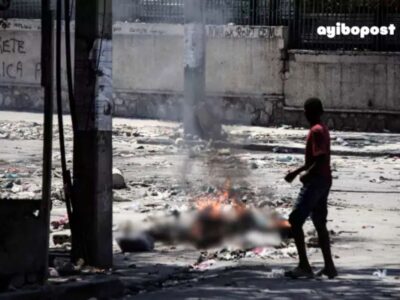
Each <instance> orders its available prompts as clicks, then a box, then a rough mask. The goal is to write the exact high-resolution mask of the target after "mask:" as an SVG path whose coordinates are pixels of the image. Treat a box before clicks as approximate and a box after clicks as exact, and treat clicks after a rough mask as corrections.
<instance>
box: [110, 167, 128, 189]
mask: <svg viewBox="0 0 400 300" xmlns="http://www.w3.org/2000/svg"><path fill="white" fill-rule="evenodd" d="M112 176H113V189H115V190H121V189H125V188H126V183H125V178H124V175H123V174H122V171H121V170H119V169H117V168H114V169H113V170H112Z"/></svg>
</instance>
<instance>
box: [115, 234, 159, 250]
mask: <svg viewBox="0 0 400 300" xmlns="http://www.w3.org/2000/svg"><path fill="white" fill-rule="evenodd" d="M116 240H117V243H118V246H119V247H120V249H121V251H122V252H123V253H133V252H149V251H153V250H154V239H153V237H152V236H151V235H149V234H146V233H139V234H136V235H131V236H123V237H119V238H117V239H116Z"/></svg>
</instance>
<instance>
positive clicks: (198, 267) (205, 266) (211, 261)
mask: <svg viewBox="0 0 400 300" xmlns="http://www.w3.org/2000/svg"><path fill="white" fill-rule="evenodd" d="M216 262H217V261H216V260H215V259H209V260H206V261H203V262H201V263H199V264H194V265H193V266H192V267H193V269H194V270H198V271H204V270H207V269H209V268H210V267H212V266H213V265H215V264H216Z"/></svg>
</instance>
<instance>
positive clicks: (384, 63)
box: [285, 50, 400, 113]
mask: <svg viewBox="0 0 400 300" xmlns="http://www.w3.org/2000/svg"><path fill="white" fill-rule="evenodd" d="M399 83H400V53H378V54H377V53H373V52H369V53H368V52H343V53H338V52H326V51H325V52H316V51H299V50H292V51H290V52H289V61H288V72H287V73H286V81H285V99H286V105H288V106H292V107H301V106H302V104H303V100H304V99H307V98H309V97H319V98H321V99H323V100H324V104H325V106H326V107H327V108H328V109H339V110H346V109H356V110H370V111H371V110H377V111H391V112H393V111H397V112H399V113H400V84H399Z"/></svg>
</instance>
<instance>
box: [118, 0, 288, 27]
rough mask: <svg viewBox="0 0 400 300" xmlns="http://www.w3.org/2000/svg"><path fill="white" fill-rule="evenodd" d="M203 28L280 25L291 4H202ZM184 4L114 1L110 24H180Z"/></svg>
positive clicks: (276, 0) (231, 0)
mask: <svg viewBox="0 0 400 300" xmlns="http://www.w3.org/2000/svg"><path fill="white" fill-rule="evenodd" d="M204 1H206V12H205V15H206V22H207V24H229V23H233V24H237V25H281V24H286V23H287V21H288V17H289V16H288V13H290V3H291V1H293V0H204ZM184 2H185V0H116V1H114V11H113V12H114V20H116V21H128V22H145V23H146V22H149V23H150V22H163V23H184V16H183V7H184Z"/></svg>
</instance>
